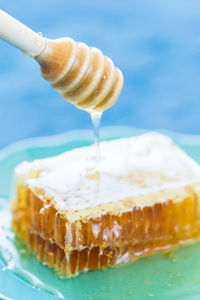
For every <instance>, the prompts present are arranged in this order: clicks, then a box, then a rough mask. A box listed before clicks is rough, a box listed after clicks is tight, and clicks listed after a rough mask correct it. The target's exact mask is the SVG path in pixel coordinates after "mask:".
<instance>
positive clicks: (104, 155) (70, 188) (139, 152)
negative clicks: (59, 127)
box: [15, 133, 200, 209]
mask: <svg viewBox="0 0 200 300" xmlns="http://www.w3.org/2000/svg"><path fill="white" fill-rule="evenodd" d="M95 162H96V161H95V148H94V146H90V147H84V148H79V149H75V150H72V151H68V152H65V153H63V154H61V155H59V156H57V157H53V158H47V159H42V160H36V161H34V162H33V163H29V162H24V163H22V164H20V165H19V166H18V167H17V168H16V171H15V173H16V178H17V184H19V185H25V184H28V185H29V186H30V187H39V188H42V189H44V190H45V192H46V193H48V194H50V195H51V196H53V197H54V199H55V200H56V201H57V202H58V204H59V206H60V208H69V209H81V208H87V207H92V206H96V205H99V204H103V203H107V202H115V201H119V200H122V199H124V198H126V197H131V196H134V195H141V194H145V193H147V192H150V191H157V190H160V189H163V188H166V187H168V188H169V187H177V186H180V185H185V184H186V183H191V182H196V181H199V180H200V166H199V165H198V164H197V163H196V162H195V161H194V160H193V159H191V158H190V157H189V156H187V155H186V154H185V153H184V152H183V151H182V150H181V149H179V148H178V147H176V146H175V145H173V143H172V141H171V140H170V139H169V138H168V137H165V136H164V135H161V134H158V133H147V134H144V135H141V136H139V137H132V138H124V139H119V140H113V141H110V142H102V143H101V160H100V163H99V169H98V170H99V174H100V176H99V177H98V178H96V179H95V178H91V176H90V174H92V173H93V172H94V167H95ZM37 170H41V171H42V172H41V173H40V177H39V178H36V179H31V178H30V177H32V176H33V175H34V173H35V172H36V171H37ZM88 175H89V176H88Z"/></svg>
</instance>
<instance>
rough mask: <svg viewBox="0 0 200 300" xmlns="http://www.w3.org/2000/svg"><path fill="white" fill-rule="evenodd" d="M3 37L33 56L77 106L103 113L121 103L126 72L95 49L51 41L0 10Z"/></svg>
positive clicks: (73, 43) (47, 77)
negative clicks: (123, 73) (119, 101)
mask: <svg viewBox="0 0 200 300" xmlns="http://www.w3.org/2000/svg"><path fill="white" fill-rule="evenodd" d="M0 38H2V39H3V40H5V41H7V42H8V43H10V44H12V45H14V46H15V47H17V48H19V49H20V50H22V51H23V52H24V53H26V54H28V55H29V56H31V57H33V58H34V59H35V60H36V61H37V62H38V63H39V64H40V67H41V74H42V76H43V77H44V78H45V79H46V80H48V81H49V82H50V84H51V86H52V87H53V88H54V89H55V90H57V91H58V92H59V93H60V94H61V96H62V97H63V98H64V99H66V100H67V101H69V102H71V103H72V104H74V105H75V106H77V107H79V108H81V109H83V110H86V111H88V112H89V113H92V112H103V111H104V110H105V109H107V108H109V107H110V106H112V105H113V104H114V103H115V101H116V100H117V98H118V96H119V94H120V92H121V89H122V86H123V75H122V72H121V71H120V70H119V69H118V68H117V67H115V66H114V64H113V62H112V60H111V59H110V58H108V57H106V56H104V55H103V54H102V52H101V51H100V50H98V49H97V48H94V47H88V46H87V45H86V44H84V43H81V42H75V41H74V40H73V39H71V38H68V37H64V38H59V39H55V40H50V39H47V38H44V37H42V35H41V34H38V33H36V32H34V31H33V30H31V29H30V28H28V27H27V26H25V25H24V24H22V23H21V22H19V21H18V20H16V19H14V18H13V17H11V16H10V15H8V14H7V13H5V12H4V11H3V10H0Z"/></svg>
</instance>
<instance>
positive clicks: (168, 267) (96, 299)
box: [0, 127, 200, 300]
mask: <svg viewBox="0 0 200 300" xmlns="http://www.w3.org/2000/svg"><path fill="white" fill-rule="evenodd" d="M143 132H145V131H144V130H138V129H134V128H129V127H112V128H104V129H102V130H101V139H102V140H110V139H114V138H119V137H128V136H132V135H138V134H141V133H143ZM164 133H165V134H167V135H169V136H171V137H172V138H173V140H174V141H175V143H176V144H178V145H179V146H180V147H181V148H182V149H184V150H185V151H186V152H187V153H188V154H189V155H190V156H191V157H193V158H194V159H195V160H197V161H198V162H199V163H200V136H199V137H198V136H188V135H179V134H175V133H169V132H164ZM91 143H92V132H91V131H71V132H68V133H65V134H62V135H59V136H53V137H43V138H35V139H30V140H26V141H22V142H18V143H16V144H14V145H11V146H9V147H7V148H6V149H4V150H1V151H0V224H2V222H5V224H6V225H5V226H8V228H7V227H6V228H4V229H5V232H4V231H3V230H4V229H3V230H1V231H0V245H1V247H3V246H2V245H4V243H3V239H6V241H7V242H8V245H9V246H8V247H7V249H6V255H4V256H3V255H2V259H1V260H0V299H14V300H21V299H29V300H37V299H48V300H51V299H59V298H64V299H67V300H79V299H80V300H130V299H136V300H143V299H144V300H146V299H156V300H161V299H162V300H167V299H170V300H171V299H187V300H189V299H190V300H195V299H196V300H197V299H200V243H195V244H193V245H190V246H186V247H182V248H179V249H177V250H174V251H173V252H168V253H161V254H156V255H152V256H149V257H145V258H142V259H139V260H137V261H136V262H134V263H131V264H130V263H127V264H123V265H122V266H120V267H112V268H108V269H107V270H105V271H92V272H89V273H84V274H81V275H80V276H78V277H76V278H72V279H60V278H58V277H57V275H55V274H54V272H53V271H52V270H50V269H48V268H47V267H46V266H44V265H42V264H41V263H39V262H38V261H37V259H36V258H35V257H33V256H32V255H31V254H30V253H29V251H28V250H27V249H26V247H25V246H24V245H23V244H22V243H21V242H20V241H19V240H18V239H16V238H15V237H14V234H13V233H12V232H10V231H9V222H10V221H9V220H10V214H9V212H8V206H9V198H10V193H11V190H12V180H13V170H14V168H15V166H16V165H17V164H18V163H20V162H22V161H23V160H28V161H32V160H34V159H37V158H44V157H48V156H53V155H57V154H59V153H62V152H63V151H67V150H70V149H74V148H76V147H82V146H85V145H89V144H91ZM2 228H3V227H2ZM8 232H9V234H8ZM5 233H6V234H5ZM0 250H2V249H0ZM4 250H5V249H4ZM13 251H14V253H15V259H16V260H17V263H18V268H17V269H13V268H12V266H10V265H9V264H8V261H9V259H6V257H9V255H10V253H11V254H12V253H13ZM2 253H3V252H2ZM4 254H5V251H4ZM7 264H8V266H9V267H8V268H6V266H7Z"/></svg>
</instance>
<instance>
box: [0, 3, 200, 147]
mask: <svg viewBox="0 0 200 300" xmlns="http://www.w3.org/2000/svg"><path fill="white" fill-rule="evenodd" d="M0 2H2V3H1V5H0V6H1V8H2V9H4V10H6V11H7V12H8V13H10V14H12V15H13V16H14V17H16V18H18V19H19V20H21V21H22V22H24V23H25V24H27V25H28V26H30V27H32V28H33V29H34V30H35V31H38V32H39V31H40V32H43V35H45V36H47V37H49V38H57V37H61V36H70V37H72V38H74V39H75V40H76V41H83V42H85V43H87V44H88V45H90V46H96V47H98V48H100V49H101V50H102V51H103V53H104V54H105V55H107V56H110V57H111V58H112V59H113V60H114V62H115V64H116V65H118V66H119V67H120V68H121V69H122V71H123V73H124V77H125V83H124V89H123V91H122V94H121V96H120V98H119V100H118V101H117V103H116V104H115V105H114V106H113V107H112V108H111V109H109V110H108V111H106V112H105V113H104V115H103V119H102V126H111V125H131V126H135V127H140V128H147V129H160V128H161V129H170V130H176V131H179V132H184V133H195V134H199V133H200V117H199V115H200V99H199V98H200V1H198V0H197V1H195V0H190V1H186V0H177V1H166V2H164V1H149V0H147V1H144V0H140V1H133V0H127V1H117V0H115V1H114V0H113V1H109V0H101V1H100V0H99V1H98V0H96V1H92V0H84V1H78V0H73V1H67V0H56V1H55V0H54V1H51V0H49V1H44V2H43V1H39V0H35V1H25V0H18V1H2V0H0ZM79 128H91V122H90V118H89V115H88V114H87V113H86V112H83V111H80V110H78V109H77V108H75V107H73V106H72V105H71V104H69V103H67V102H65V101H64V100H63V99H62V98H61V97H60V96H59V95H58V94H57V93H56V92H55V91H54V90H53V89H52V88H51V87H50V86H49V84H48V83H47V82H45V81H44V80H43V79H42V78H41V75H40V71H39V66H38V65H37V64H36V63H35V62H34V61H33V60H32V59H30V58H28V57H26V56H24V55H23V54H22V53H21V52H20V51H19V50H17V49H15V48H13V47H11V46H10V45H8V44H6V43H5V42H3V41H0V147H3V146H5V145H8V144H10V143H12V142H14V141H17V140H19V139H22V138H26V137H32V136H41V135H53V134H57V133H61V132H64V131H67V130H70V129H79Z"/></svg>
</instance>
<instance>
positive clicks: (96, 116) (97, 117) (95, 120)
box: [90, 112, 102, 171]
mask: <svg viewBox="0 0 200 300" xmlns="http://www.w3.org/2000/svg"><path fill="white" fill-rule="evenodd" d="M90 116H91V119H92V125H93V133H94V145H95V156H96V157H95V159H96V163H95V171H98V166H99V161H100V155H101V154H100V145H99V142H100V138H99V131H100V123H101V117H102V112H92V113H91V114H90Z"/></svg>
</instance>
